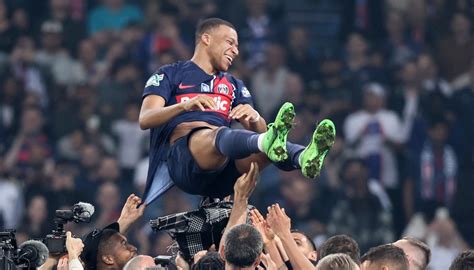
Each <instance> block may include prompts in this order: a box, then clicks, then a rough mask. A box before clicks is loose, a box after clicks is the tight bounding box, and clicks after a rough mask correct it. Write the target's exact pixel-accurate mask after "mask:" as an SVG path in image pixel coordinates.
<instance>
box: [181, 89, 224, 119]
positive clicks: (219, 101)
mask: <svg viewBox="0 0 474 270" xmlns="http://www.w3.org/2000/svg"><path fill="white" fill-rule="evenodd" d="M197 95H200V94H198V93H189V94H182V95H177V96H176V102H177V103H184V102H187V101H189V100H190V99H192V98H193V97H195V96H197ZM201 95H202V94H201ZM205 95H206V96H208V97H211V98H212V99H214V102H215V103H216V105H217V109H216V110H211V109H206V111H209V112H218V113H221V114H224V115H226V116H228V115H229V112H230V106H231V104H232V102H231V99H230V98H229V97H228V96H223V95H219V94H205Z"/></svg>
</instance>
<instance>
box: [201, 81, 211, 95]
mask: <svg viewBox="0 0 474 270" xmlns="http://www.w3.org/2000/svg"><path fill="white" fill-rule="evenodd" d="M201 92H205V93H210V92H212V91H211V87H209V85H207V84H205V83H201Z"/></svg>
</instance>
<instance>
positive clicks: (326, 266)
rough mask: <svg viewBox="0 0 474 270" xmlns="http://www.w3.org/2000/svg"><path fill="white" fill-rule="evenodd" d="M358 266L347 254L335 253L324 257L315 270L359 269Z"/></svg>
mask: <svg viewBox="0 0 474 270" xmlns="http://www.w3.org/2000/svg"><path fill="white" fill-rule="evenodd" d="M359 269H360V268H359V266H358V265H357V264H356V263H355V262H354V261H353V260H352V259H351V257H349V255H347V254H342V253H336V254H330V255H328V256H326V257H324V258H323V259H322V260H320V261H319V262H318V264H317V265H316V270H359Z"/></svg>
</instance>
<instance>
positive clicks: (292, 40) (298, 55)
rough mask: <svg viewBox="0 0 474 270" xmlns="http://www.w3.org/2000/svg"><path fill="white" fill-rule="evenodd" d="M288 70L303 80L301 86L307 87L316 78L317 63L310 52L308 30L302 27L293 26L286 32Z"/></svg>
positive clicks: (313, 54)
mask: <svg viewBox="0 0 474 270" xmlns="http://www.w3.org/2000/svg"><path fill="white" fill-rule="evenodd" d="M287 40H288V44H287V48H286V51H287V52H288V61H287V62H288V68H289V69H290V70H291V71H292V72H295V73H297V74H299V75H300V76H301V77H302V79H303V84H304V85H305V86H308V85H309V84H310V82H311V81H314V80H315V79H317V78H318V72H317V70H318V61H317V59H316V57H315V52H314V51H312V49H311V48H312V47H311V40H310V38H309V34H308V30H307V29H306V28H304V27H302V26H293V27H291V28H290V29H289V31H288V38H287Z"/></svg>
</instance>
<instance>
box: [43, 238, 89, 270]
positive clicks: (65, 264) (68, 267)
mask: <svg viewBox="0 0 474 270" xmlns="http://www.w3.org/2000/svg"><path fill="white" fill-rule="evenodd" d="M83 248H84V244H83V243H82V240H81V239H80V238H74V237H72V234H71V232H67V233H66V249H67V255H64V256H63V257H61V258H60V259H59V261H58V258H57V257H51V256H50V257H49V258H48V260H47V261H46V262H45V263H44V264H43V265H42V266H41V267H39V268H38V269H39V270H50V269H53V267H54V266H55V265H57V269H58V270H83V269H84V267H83V266H82V263H81V261H80V260H79V256H80V255H81V252H82V249H83Z"/></svg>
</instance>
